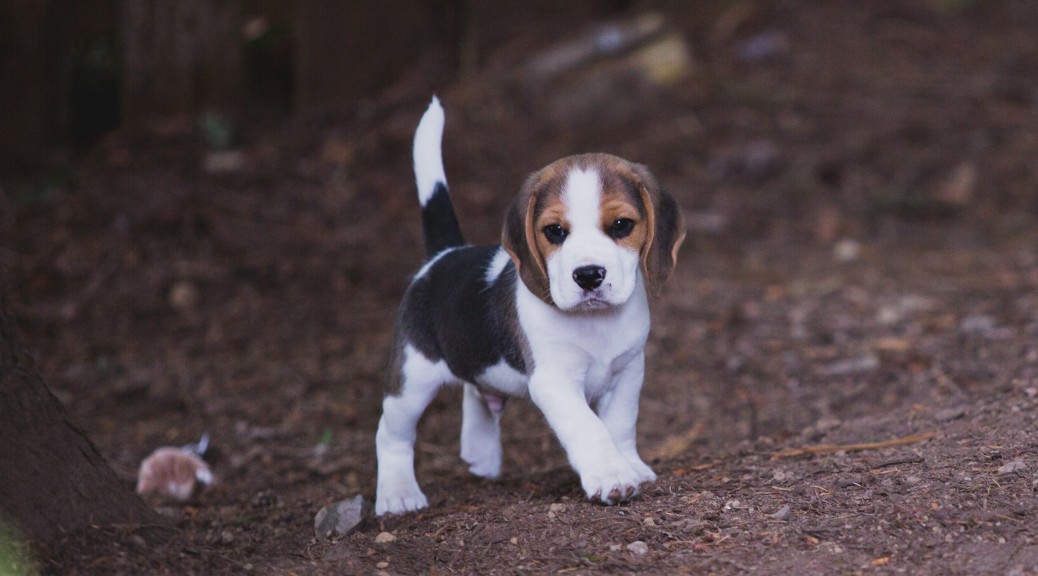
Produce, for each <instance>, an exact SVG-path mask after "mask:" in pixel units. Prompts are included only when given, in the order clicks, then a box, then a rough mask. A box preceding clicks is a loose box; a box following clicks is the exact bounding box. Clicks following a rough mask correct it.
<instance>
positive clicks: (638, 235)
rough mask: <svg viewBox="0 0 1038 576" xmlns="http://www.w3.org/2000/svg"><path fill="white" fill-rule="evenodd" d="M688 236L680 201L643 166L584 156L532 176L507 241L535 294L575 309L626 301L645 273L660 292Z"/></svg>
mask: <svg viewBox="0 0 1038 576" xmlns="http://www.w3.org/2000/svg"><path fill="white" fill-rule="evenodd" d="M684 238H685V226H684V222H683V220H682V217H681V212H680V210H679V209H678V206H677V204H676V203H675V202H674V199H673V198H671V196H670V195H669V194H667V193H666V192H664V191H663V190H662V189H660V187H659V184H657V182H656V179H655V178H653V177H652V175H651V174H650V173H649V171H648V170H647V169H646V168H645V167H644V166H641V165H638V164H632V163H630V162H627V161H626V160H623V159H621V158H617V157H616V156H610V155H608V154H584V155H580V156H570V157H568V158H563V159H562V160H558V161H556V162H554V163H552V164H550V165H548V166H547V167H545V168H543V169H542V170H540V171H538V172H535V173H533V174H532V175H530V177H529V178H527V180H526V183H525V184H524V185H523V187H522V190H521V191H520V193H519V196H518V197H517V198H516V200H515V202H514V203H513V204H512V207H511V209H510V210H509V212H508V216H507V218H506V219H505V225H504V230H503V231H502V242H501V243H502V244H503V245H504V247H505V249H506V250H507V251H508V253H509V254H510V255H511V256H512V260H513V261H514V262H515V265H516V268H517V269H518V271H519V276H520V278H522V281H523V283H524V284H526V286H527V287H528V288H529V289H530V291H531V292H533V293H534V294H536V295H537V296H539V297H540V298H541V299H542V300H544V301H545V302H547V303H548V304H553V305H555V306H557V307H558V308H559V309H561V310H566V311H570V310H593V309H599V308H608V307H610V306H617V305H620V304H623V303H625V302H627V300H628V299H629V298H630V297H631V294H633V293H634V289H635V286H636V285H637V278H638V275H639V274H641V275H642V276H643V277H644V281H645V283H646V285H647V287H648V288H649V291H650V292H651V293H653V294H657V293H658V292H659V289H660V286H661V285H662V284H663V282H664V281H665V280H666V279H667V277H668V276H670V273H671V271H672V270H673V269H674V264H675V262H676V259H677V252H678V248H679V247H680V246H681V242H682V241H683V240H684Z"/></svg>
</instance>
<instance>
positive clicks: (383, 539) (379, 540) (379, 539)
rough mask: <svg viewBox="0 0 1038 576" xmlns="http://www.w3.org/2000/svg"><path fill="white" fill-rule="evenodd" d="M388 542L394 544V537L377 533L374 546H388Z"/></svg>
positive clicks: (384, 533) (385, 533) (387, 533)
mask: <svg viewBox="0 0 1038 576" xmlns="http://www.w3.org/2000/svg"><path fill="white" fill-rule="evenodd" d="M390 542H396V536H393V535H392V534H390V533H389V532H379V533H378V536H375V544H389V543H390Z"/></svg>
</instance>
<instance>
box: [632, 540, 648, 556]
mask: <svg viewBox="0 0 1038 576" xmlns="http://www.w3.org/2000/svg"><path fill="white" fill-rule="evenodd" d="M627 550H628V551H629V552H630V553H631V554H634V555H635V556H645V555H646V554H648V553H649V545H648V544H646V543H645V542H642V541H641V540H635V541H634V542H631V543H630V544H628V545H627Z"/></svg>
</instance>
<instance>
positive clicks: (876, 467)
mask: <svg viewBox="0 0 1038 576" xmlns="http://www.w3.org/2000/svg"><path fill="white" fill-rule="evenodd" d="M920 462H925V460H923V458H922V457H921V456H909V457H907V458H896V459H894V460H887V461H886V462H880V463H879V464H874V465H872V466H869V470H870V471H872V470H879V469H880V468H887V467H890V466H898V465H900V464H918V463H920Z"/></svg>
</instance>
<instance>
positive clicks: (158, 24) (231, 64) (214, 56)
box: [121, 0, 242, 132]
mask: <svg viewBox="0 0 1038 576" xmlns="http://www.w3.org/2000/svg"><path fill="white" fill-rule="evenodd" d="M241 26H242V12H241V0H221V1H219V2H212V1H210V0H123V3H122V30H123V86H122V98H121V101H122V112H123V116H122V122H123V127H124V128H126V129H128V130H130V131H131V132H132V131H138V130H140V129H142V128H147V127H148V124H149V122H150V121H152V120H153V119H156V117H158V118H159V119H161V118H162V117H170V116H190V115H193V114H197V113H198V112H201V111H203V110H206V109H212V110H214V111H218V112H221V113H224V114H230V115H232V116H233V115H236V114H237V113H238V112H239V108H240V106H241V101H242V33H241Z"/></svg>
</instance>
